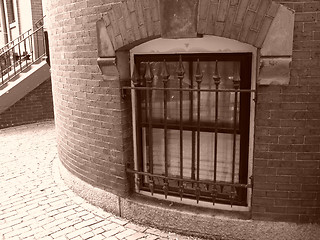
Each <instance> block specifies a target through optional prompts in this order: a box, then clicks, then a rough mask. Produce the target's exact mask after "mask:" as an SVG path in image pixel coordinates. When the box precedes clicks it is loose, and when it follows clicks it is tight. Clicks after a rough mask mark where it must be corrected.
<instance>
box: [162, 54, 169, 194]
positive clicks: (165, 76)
mask: <svg viewBox="0 0 320 240" xmlns="http://www.w3.org/2000/svg"><path fill="white" fill-rule="evenodd" d="M161 77H162V82H163V88H164V90H163V106H164V112H163V118H164V171H165V173H164V174H165V176H166V177H168V91H167V86H168V81H169V77H170V75H169V73H168V67H167V63H166V61H165V60H164V61H163V64H162V71H161ZM168 187H169V186H168V182H167V179H165V182H164V186H163V190H164V193H165V197H166V198H167V194H168Z"/></svg>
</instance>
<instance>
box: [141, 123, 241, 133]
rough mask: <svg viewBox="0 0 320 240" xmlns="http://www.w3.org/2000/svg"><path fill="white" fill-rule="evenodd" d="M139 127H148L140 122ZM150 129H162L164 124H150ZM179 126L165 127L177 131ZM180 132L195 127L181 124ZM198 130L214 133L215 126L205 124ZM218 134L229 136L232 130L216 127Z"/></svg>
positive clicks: (169, 125) (194, 127) (170, 124)
mask: <svg viewBox="0 0 320 240" xmlns="http://www.w3.org/2000/svg"><path fill="white" fill-rule="evenodd" d="M141 126H142V127H148V123H146V122H144V121H142V122H141ZM151 126H152V128H158V129H163V127H164V123H156V122H155V123H152V124H151ZM179 126H180V125H179V124H173V123H168V124H167V127H168V129H170V130H179ZM182 130H184V131H195V130H197V126H196V125H188V124H183V126H182ZM200 130H201V132H214V131H215V125H213V126H206V125H205V124H203V126H200ZM236 130H237V133H238V134H239V133H240V130H239V128H237V129H236ZM218 133H229V134H233V133H234V129H233V128H227V127H218Z"/></svg>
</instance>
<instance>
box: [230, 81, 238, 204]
mask: <svg viewBox="0 0 320 240" xmlns="http://www.w3.org/2000/svg"><path fill="white" fill-rule="evenodd" d="M230 80H232V81H233V86H234V88H235V89H238V88H239V87H240V78H238V77H234V76H231V77H230ZM234 94H235V95H234V108H233V124H234V132H233V153H232V183H234V173H235V165H236V144H237V127H236V126H237V112H238V93H237V92H235V93H234ZM235 195H236V191H235V189H234V187H232V188H231V192H230V201H231V206H232V203H233V200H234V198H235Z"/></svg>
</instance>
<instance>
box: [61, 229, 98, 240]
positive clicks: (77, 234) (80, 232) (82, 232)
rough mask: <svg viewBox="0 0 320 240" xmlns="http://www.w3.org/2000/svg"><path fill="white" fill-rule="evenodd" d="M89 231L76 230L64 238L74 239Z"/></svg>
mask: <svg viewBox="0 0 320 240" xmlns="http://www.w3.org/2000/svg"><path fill="white" fill-rule="evenodd" d="M91 230H92V229H91V228H89V227H84V228H81V229H78V230H74V231H73V232H70V233H68V234H67V235H66V236H67V237H68V238H74V237H77V236H80V235H81V234H84V233H86V232H89V231H91Z"/></svg>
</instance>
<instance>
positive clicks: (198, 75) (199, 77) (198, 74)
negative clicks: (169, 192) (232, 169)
mask: <svg viewBox="0 0 320 240" xmlns="http://www.w3.org/2000/svg"><path fill="white" fill-rule="evenodd" d="M202 77H203V74H202V72H201V69H200V61H199V59H198V61H197V68H196V74H195V79H196V82H197V85H198V92H197V93H198V109H197V110H198V114H197V117H198V118H197V181H199V180H200V115H201V112H200V107H201V91H200V85H201V82H202ZM196 197H197V202H199V198H200V185H199V182H198V183H197V187H196Z"/></svg>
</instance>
